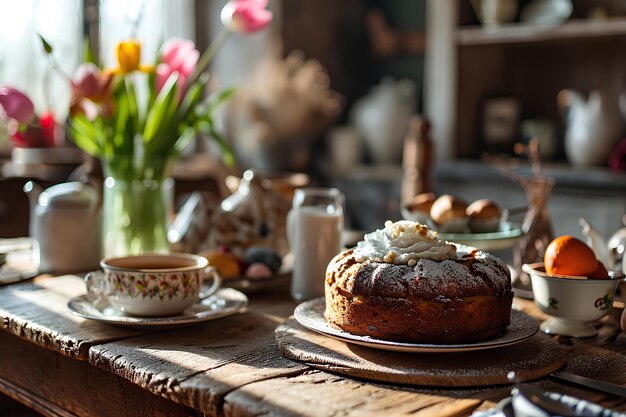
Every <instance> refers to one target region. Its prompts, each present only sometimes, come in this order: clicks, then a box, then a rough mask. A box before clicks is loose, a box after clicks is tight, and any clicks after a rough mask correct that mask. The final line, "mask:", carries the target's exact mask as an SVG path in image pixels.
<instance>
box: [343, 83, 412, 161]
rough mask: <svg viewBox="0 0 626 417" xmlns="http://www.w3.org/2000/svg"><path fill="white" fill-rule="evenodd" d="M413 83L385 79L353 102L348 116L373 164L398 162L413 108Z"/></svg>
mask: <svg viewBox="0 0 626 417" xmlns="http://www.w3.org/2000/svg"><path fill="white" fill-rule="evenodd" d="M415 89H416V86H415V83H414V82H413V81H412V80H400V81H393V80H391V79H384V80H383V81H381V83H380V84H378V85H376V86H374V87H372V90H371V91H370V92H369V93H368V94H367V95H366V96H364V97H362V98H361V99H359V100H358V101H357V102H356V103H355V104H354V106H353V108H352V111H351V114H350V120H351V122H352V124H354V126H355V127H356V128H357V130H358V131H359V134H360V136H361V137H362V138H363V139H364V141H365V146H366V148H367V151H368V154H369V155H370V157H371V159H372V161H373V162H374V163H375V164H397V163H399V162H400V158H401V156H402V145H403V143H404V135H405V134H406V131H407V128H408V125H409V119H410V118H411V115H412V114H413V113H414V112H415Z"/></svg>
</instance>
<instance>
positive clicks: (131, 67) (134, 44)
mask: <svg viewBox="0 0 626 417" xmlns="http://www.w3.org/2000/svg"><path fill="white" fill-rule="evenodd" d="M115 55H116V56H117V64H118V67H117V68H116V69H115V70H114V72H115V73H118V74H129V73H131V72H133V71H143V72H150V71H152V67H151V66H148V65H141V43H140V42H139V41H137V40H134V39H130V40H127V41H122V42H120V43H118V44H117V46H116V47H115Z"/></svg>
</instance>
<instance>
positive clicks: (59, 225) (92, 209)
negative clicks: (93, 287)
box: [24, 181, 102, 273]
mask: <svg viewBox="0 0 626 417" xmlns="http://www.w3.org/2000/svg"><path fill="white" fill-rule="evenodd" d="M24 191H25V192H26V193H27V194H28V197H29V199H30V207H31V208H30V234H31V236H32V237H33V239H34V253H33V255H34V258H35V259H34V261H35V264H36V265H37V266H38V268H39V272H58V273H69V272H86V271H90V270H92V269H96V268H98V265H99V262H100V259H101V258H102V239H101V229H102V216H101V209H100V197H99V195H98V191H97V190H96V189H95V188H94V187H92V186H90V185H87V184H83V183H80V182H67V183H63V184H57V185H54V186H52V187H50V188H48V189H46V190H42V189H41V187H40V186H39V185H37V184H36V183H34V182H33V181H29V182H27V183H26V185H25V186H24Z"/></svg>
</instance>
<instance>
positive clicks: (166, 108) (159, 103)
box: [143, 74, 178, 144]
mask: <svg viewBox="0 0 626 417" xmlns="http://www.w3.org/2000/svg"><path fill="white" fill-rule="evenodd" d="M177 80H178V76H177V75H175V74H172V75H171V76H170V77H169V78H168V79H167V81H166V82H165V85H164V86H163V88H162V89H161V91H160V92H159V94H158V95H157V97H156V99H155V101H154V104H153V105H152V107H151V108H150V109H149V110H148V114H147V116H146V125H145V127H144V130H143V139H144V142H145V143H146V144H148V143H150V142H151V141H152V140H154V138H155V137H156V136H157V135H158V133H159V131H160V130H167V129H168V126H167V125H168V124H169V125H171V124H172V122H174V120H172V119H173V117H172V110H173V112H174V113H175V111H176V105H177V99H178V88H177V86H176V81H177Z"/></svg>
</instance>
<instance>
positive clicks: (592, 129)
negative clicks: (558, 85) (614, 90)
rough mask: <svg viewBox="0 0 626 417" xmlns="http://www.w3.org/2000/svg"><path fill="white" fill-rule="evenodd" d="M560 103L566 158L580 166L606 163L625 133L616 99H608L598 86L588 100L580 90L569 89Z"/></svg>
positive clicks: (562, 94)
mask: <svg viewBox="0 0 626 417" xmlns="http://www.w3.org/2000/svg"><path fill="white" fill-rule="evenodd" d="M557 103H558V105H559V107H560V109H561V111H562V112H563V113H564V116H565V121H566V131H565V155H566V157H567V160H568V161H569V162H570V163H571V164H573V165H577V166H588V165H603V164H605V163H606V160H607V159H608V157H609V154H610V153H611V150H613V148H614V147H615V145H616V144H617V142H618V141H619V140H620V139H621V137H622V133H623V125H622V121H621V118H620V114H619V110H618V106H617V100H615V102H613V101H610V100H607V98H606V97H604V96H603V95H602V94H600V92H599V91H597V90H592V91H591V92H590V93H589V97H588V98H587V99H586V100H585V98H584V96H583V95H582V94H581V93H579V92H578V91H575V90H570V89H566V90H562V91H561V92H559V94H558V96H557Z"/></svg>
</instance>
